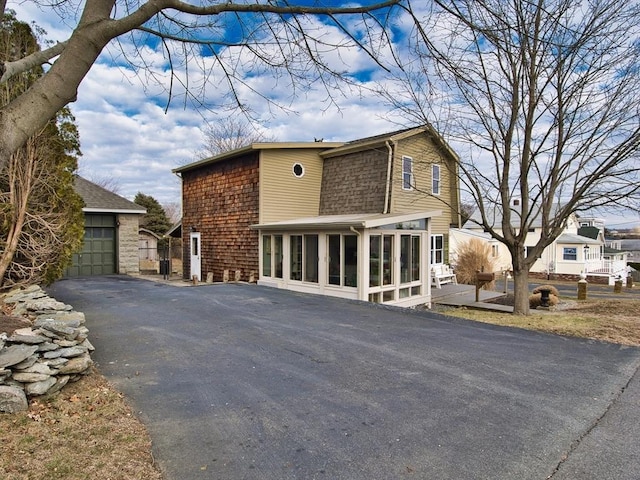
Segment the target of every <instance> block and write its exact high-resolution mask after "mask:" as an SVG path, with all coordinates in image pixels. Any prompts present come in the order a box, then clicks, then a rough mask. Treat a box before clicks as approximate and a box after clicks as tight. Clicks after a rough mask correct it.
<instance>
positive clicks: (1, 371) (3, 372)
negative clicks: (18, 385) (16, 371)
mask: <svg viewBox="0 0 640 480" xmlns="http://www.w3.org/2000/svg"><path fill="white" fill-rule="evenodd" d="M10 375H11V370H8V369H6V368H0V382H4V381H5V380H6V379H7V378H9V376H10Z"/></svg>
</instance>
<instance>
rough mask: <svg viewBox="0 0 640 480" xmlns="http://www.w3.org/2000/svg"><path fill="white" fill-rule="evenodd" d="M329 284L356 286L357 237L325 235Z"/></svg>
mask: <svg viewBox="0 0 640 480" xmlns="http://www.w3.org/2000/svg"><path fill="white" fill-rule="evenodd" d="M327 245H328V250H329V258H328V264H329V265H328V266H329V269H328V270H329V285H341V286H345V287H357V286H358V255H357V253H358V238H357V237H356V236H355V235H327Z"/></svg>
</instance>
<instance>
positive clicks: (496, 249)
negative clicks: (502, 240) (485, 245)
mask: <svg viewBox="0 0 640 480" xmlns="http://www.w3.org/2000/svg"><path fill="white" fill-rule="evenodd" d="M499 254H500V250H499V245H491V256H492V257H494V258H495V257H497V256H498V255H499Z"/></svg>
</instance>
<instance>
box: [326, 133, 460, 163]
mask: <svg viewBox="0 0 640 480" xmlns="http://www.w3.org/2000/svg"><path fill="white" fill-rule="evenodd" d="M425 133H426V134H427V135H429V136H430V137H431V138H433V140H434V141H435V143H437V144H438V145H439V146H440V147H442V149H443V150H444V151H445V152H446V153H447V154H448V155H449V156H450V157H451V158H453V159H454V160H457V159H458V155H457V154H456V153H455V152H454V151H453V149H452V148H451V147H450V146H449V144H448V143H447V142H446V141H445V140H444V138H442V137H441V136H440V134H439V133H437V132H436V131H435V130H434V129H433V127H431V125H423V126H420V127H412V128H404V129H402V130H396V131H395V132H389V133H383V134H381V135H374V136H372V137H366V138H360V139H358V140H353V141H351V142H347V143H345V144H344V145H342V146H339V147H336V148H332V149H331V150H325V151H324V152H322V153H320V156H321V157H322V158H331V157H336V156H338V155H345V154H347V153H352V152H359V151H362V150H368V149H371V148H375V147H377V146H380V145H384V144H385V143H387V142H392V143H393V142H398V141H400V140H403V139H405V138H410V137H413V136H414V135H420V134H425Z"/></svg>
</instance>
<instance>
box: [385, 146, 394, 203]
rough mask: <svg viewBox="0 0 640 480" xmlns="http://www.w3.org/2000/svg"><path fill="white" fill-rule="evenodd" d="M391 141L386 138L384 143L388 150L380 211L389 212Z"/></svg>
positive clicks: (391, 161) (391, 160)
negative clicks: (382, 202) (382, 201)
mask: <svg viewBox="0 0 640 480" xmlns="http://www.w3.org/2000/svg"><path fill="white" fill-rule="evenodd" d="M391 142H393V146H394V147H395V142H394V141H393V140H391ZM391 142H390V141H389V140H387V141H386V142H384V143H385V145H386V146H387V149H388V150H389V155H388V156H387V184H386V187H385V191H384V209H383V211H382V213H389V197H390V196H391V165H392V163H393V147H392V146H391Z"/></svg>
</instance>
